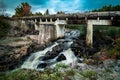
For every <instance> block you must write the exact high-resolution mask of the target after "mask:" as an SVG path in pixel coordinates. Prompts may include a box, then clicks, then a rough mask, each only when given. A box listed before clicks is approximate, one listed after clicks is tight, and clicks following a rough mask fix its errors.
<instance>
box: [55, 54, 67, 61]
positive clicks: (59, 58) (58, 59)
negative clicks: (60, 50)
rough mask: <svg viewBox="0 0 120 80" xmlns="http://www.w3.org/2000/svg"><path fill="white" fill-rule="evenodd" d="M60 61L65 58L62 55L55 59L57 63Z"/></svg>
mask: <svg viewBox="0 0 120 80" xmlns="http://www.w3.org/2000/svg"><path fill="white" fill-rule="evenodd" d="M62 60H66V57H65V56H64V55H63V54H60V55H59V56H58V58H57V61H58V62H59V61H62Z"/></svg>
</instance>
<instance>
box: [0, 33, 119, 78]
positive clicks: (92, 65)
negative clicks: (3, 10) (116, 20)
mask: <svg viewBox="0 0 120 80" xmlns="http://www.w3.org/2000/svg"><path fill="white" fill-rule="evenodd" d="M76 34H77V31H76V33H75V32H74V31H73V32H72V31H71V32H70V33H69V32H68V34H66V36H65V37H64V39H58V40H56V41H53V42H49V43H48V44H46V45H39V44H37V43H36V42H34V41H32V40H30V39H29V38H28V40H27V38H22V39H21V38H20V39H14V40H13V44H12V43H11V41H12V40H8V41H9V42H8V44H4V42H5V43H6V41H2V42H1V45H0V52H1V53H0V71H1V72H4V71H8V70H13V69H16V68H20V67H21V65H22V64H23V62H24V61H26V60H27V59H28V58H29V56H30V55H32V54H33V53H37V52H39V51H44V50H45V49H46V48H48V47H51V46H52V45H53V44H55V46H53V47H52V48H51V49H52V50H48V51H47V50H45V51H47V52H46V53H45V55H44V56H42V57H40V58H39V60H42V61H43V62H44V63H43V62H42V63H40V62H39V63H40V64H37V67H36V68H37V70H39V68H44V69H47V68H49V66H51V65H53V66H54V64H55V63H56V62H58V63H59V62H64V61H65V62H64V63H67V59H68V62H69V61H72V59H75V58H74V57H71V58H72V59H69V58H68V56H69V55H67V52H69V53H71V52H73V53H74V54H75V56H76V58H77V59H75V62H74V63H71V62H70V63H69V64H68V66H69V68H68V69H61V68H60V69H58V71H59V72H61V71H63V72H64V71H65V72H67V70H70V69H73V70H74V71H75V75H74V78H75V80H80V79H89V78H90V79H92V80H96V79H98V80H119V79H120V77H119V76H120V75H119V74H120V73H119V72H120V60H119V59H111V58H109V57H108V56H107V55H106V54H107V52H106V51H102V50H101V46H100V45H101V43H102V45H107V46H109V45H110V46H113V44H115V42H114V41H113V40H112V39H110V38H105V39H104V38H102V40H101V39H100V40H97V37H96V38H95V40H94V44H93V48H91V47H89V46H87V45H86V44H85V40H81V39H80V37H78V36H77V35H76ZM69 35H71V37H70V36H69ZM72 35H73V36H74V37H72ZM78 35H79V33H78ZM75 36H76V37H75ZM21 40H22V41H21ZM71 40H72V42H71ZM25 41H26V42H25ZM20 43H21V44H20ZM56 43H59V44H56ZM31 53H32V54H31ZM73 53H71V54H73ZM66 55H67V56H66ZM104 57H105V58H106V59H104V60H103V58H104ZM34 59H36V58H35V57H32V58H30V60H32V61H34ZM52 59H54V60H55V61H54V60H52ZM33 67H34V66H32V68H33ZM23 68H26V69H27V67H23ZM36 68H35V69H36ZM89 74H91V75H89Z"/></svg>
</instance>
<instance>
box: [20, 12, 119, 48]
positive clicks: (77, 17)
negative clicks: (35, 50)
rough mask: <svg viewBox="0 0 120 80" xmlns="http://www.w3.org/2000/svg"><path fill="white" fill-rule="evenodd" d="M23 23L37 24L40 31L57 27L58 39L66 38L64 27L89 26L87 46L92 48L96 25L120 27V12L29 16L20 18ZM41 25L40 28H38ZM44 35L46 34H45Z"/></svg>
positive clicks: (36, 27) (37, 28)
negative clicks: (46, 27)
mask: <svg viewBox="0 0 120 80" xmlns="http://www.w3.org/2000/svg"><path fill="white" fill-rule="evenodd" d="M18 19H19V20H22V23H25V21H28V22H30V23H34V24H35V29H36V30H39V27H40V26H42V25H55V26H56V28H55V30H56V32H55V34H56V36H57V38H59V37H62V36H64V27H63V26H64V25H66V24H85V25H87V34H86V44H87V45H88V46H92V43H93V26H94V25H115V26H119V25H120V11H115V12H88V13H75V14H56V15H44V16H29V17H21V18H18ZM38 25H39V26H38ZM43 33H44V32H43Z"/></svg>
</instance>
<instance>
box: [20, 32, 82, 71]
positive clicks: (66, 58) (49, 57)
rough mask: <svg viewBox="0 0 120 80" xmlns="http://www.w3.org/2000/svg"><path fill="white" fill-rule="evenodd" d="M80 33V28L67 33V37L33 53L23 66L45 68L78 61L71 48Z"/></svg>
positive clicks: (36, 68)
mask: <svg viewBox="0 0 120 80" xmlns="http://www.w3.org/2000/svg"><path fill="white" fill-rule="evenodd" d="M79 35H80V32H79V31H78V30H72V31H70V32H66V33H65V38H63V39H59V40H57V41H55V42H54V43H53V44H52V45H51V46H50V47H47V48H46V49H44V50H43V51H39V52H36V53H32V54H31V56H30V57H29V58H28V59H27V60H26V61H25V62H24V63H23V65H22V66H21V68H26V69H35V70H44V69H45V67H54V66H55V65H56V64H58V63H63V64H66V65H68V64H71V63H75V62H76V61H77V57H76V56H75V55H74V52H73V51H72V50H71V48H70V47H71V44H73V41H74V40H75V38H77V37H78V36H79Z"/></svg>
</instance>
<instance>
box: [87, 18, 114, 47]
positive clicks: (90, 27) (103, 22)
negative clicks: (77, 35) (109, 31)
mask: <svg viewBox="0 0 120 80" xmlns="http://www.w3.org/2000/svg"><path fill="white" fill-rule="evenodd" d="M111 24H112V22H111V20H87V35H86V45H88V46H90V47H92V46H93V26H94V25H111Z"/></svg>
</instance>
